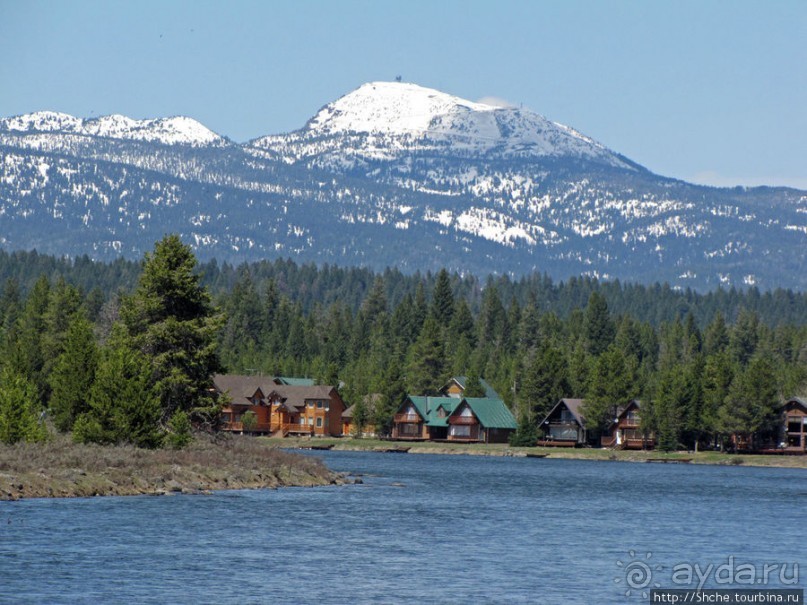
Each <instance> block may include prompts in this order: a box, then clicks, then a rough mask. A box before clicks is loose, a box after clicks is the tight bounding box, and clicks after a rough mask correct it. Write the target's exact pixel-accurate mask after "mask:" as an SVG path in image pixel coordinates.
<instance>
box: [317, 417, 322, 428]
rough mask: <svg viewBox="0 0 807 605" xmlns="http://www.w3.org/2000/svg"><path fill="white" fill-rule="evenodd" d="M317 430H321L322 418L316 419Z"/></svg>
mask: <svg viewBox="0 0 807 605" xmlns="http://www.w3.org/2000/svg"><path fill="white" fill-rule="evenodd" d="M317 428H318V429H321V428H322V418H317Z"/></svg>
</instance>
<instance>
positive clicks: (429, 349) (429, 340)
mask: <svg viewBox="0 0 807 605" xmlns="http://www.w3.org/2000/svg"><path fill="white" fill-rule="evenodd" d="M445 367H446V359H445V350H444V348H443V342H442V336H441V332H440V326H439V325H438V324H437V320H435V319H434V318H433V317H427V318H426V321H425V322H423V329H422V330H421V331H420V335H419V336H418V339H417V341H416V342H415V344H414V345H412V349H411V353H410V361H409V364H408V375H407V383H408V385H409V389H410V392H412V393H416V394H418V395H436V394H437V393H438V391H439V389H440V387H441V386H442V384H443V380H444V379H445V376H444V372H445Z"/></svg>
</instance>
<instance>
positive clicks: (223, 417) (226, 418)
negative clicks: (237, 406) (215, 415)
mask: <svg viewBox="0 0 807 605" xmlns="http://www.w3.org/2000/svg"><path fill="white" fill-rule="evenodd" d="M221 421H222V422H230V414H227V413H224V414H222V415H221Z"/></svg>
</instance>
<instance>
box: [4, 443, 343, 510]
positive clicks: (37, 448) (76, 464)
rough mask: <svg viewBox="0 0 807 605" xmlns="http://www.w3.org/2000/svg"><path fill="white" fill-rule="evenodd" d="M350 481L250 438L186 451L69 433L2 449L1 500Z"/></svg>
mask: <svg viewBox="0 0 807 605" xmlns="http://www.w3.org/2000/svg"><path fill="white" fill-rule="evenodd" d="M348 481H349V480H348V479H347V478H346V477H345V476H344V475H343V474H339V473H334V472H332V471H330V470H329V469H328V468H327V467H326V466H325V465H324V464H323V463H322V462H321V461H320V460H319V459H316V458H313V457H308V456H301V455H298V454H294V453H289V452H284V451H280V450H278V449H277V448H273V447H270V446H268V445H267V444H266V443H262V442H261V441H260V440H256V439H253V438H249V437H246V438H244V437H232V436H223V437H220V438H217V439H212V438H210V437H207V436H200V437H198V438H197V439H196V440H195V441H194V443H192V444H191V445H190V446H188V447H187V448H185V449H182V450H144V449H138V448H135V447H131V446H93V445H78V444H74V443H72V442H71V441H70V440H69V438H68V437H66V436H58V437H55V438H54V439H52V440H51V441H49V442H47V443H44V444H18V445H14V446H0V500H19V499H20V498H74V497H90V496H131V495H169V494H204V493H209V492H212V491H214V490H224V489H275V488H279V487H313V486H322V485H338V484H343V483H347V482H348Z"/></svg>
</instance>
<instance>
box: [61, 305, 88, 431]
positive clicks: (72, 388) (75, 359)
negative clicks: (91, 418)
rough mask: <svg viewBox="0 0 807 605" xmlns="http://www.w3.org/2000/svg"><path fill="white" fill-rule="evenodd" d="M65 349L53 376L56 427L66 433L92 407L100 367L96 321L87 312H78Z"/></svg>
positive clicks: (72, 322)
mask: <svg viewBox="0 0 807 605" xmlns="http://www.w3.org/2000/svg"><path fill="white" fill-rule="evenodd" d="M63 348H64V351H63V352H62V353H61V355H59V357H58V358H57V359H56V362H55V364H54V368H53V372H52V373H51V375H50V388H51V392H52V394H51V399H50V410H51V413H52V415H53V422H54V424H55V425H56V428H57V429H59V430H60V431H63V432H64V431H69V430H71V429H72V428H73V423H74V422H75V421H76V418H78V417H79V416H80V415H81V414H83V413H84V412H87V411H88V410H89V405H88V396H89V393H90V389H91V387H92V384H93V382H94V380H95V371H96V368H97V366H98V348H97V346H96V344H95V336H94V335H93V331H92V324H90V322H89V321H88V320H87V319H86V318H85V317H84V316H83V314H80V313H78V314H76V315H74V317H73V320H72V321H71V323H70V327H69V328H68V330H67V336H66V340H65V342H64V347H63Z"/></svg>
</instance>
